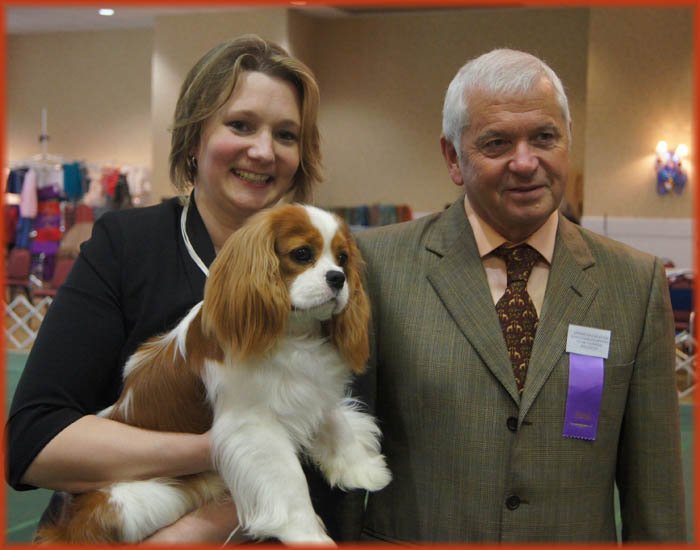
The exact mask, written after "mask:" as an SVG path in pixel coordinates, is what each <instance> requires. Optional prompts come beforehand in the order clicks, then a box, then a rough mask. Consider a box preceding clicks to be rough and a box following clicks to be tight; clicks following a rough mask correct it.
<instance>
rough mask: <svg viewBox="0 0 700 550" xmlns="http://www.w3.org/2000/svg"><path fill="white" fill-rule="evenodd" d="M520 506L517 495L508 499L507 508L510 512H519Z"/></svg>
mask: <svg viewBox="0 0 700 550" xmlns="http://www.w3.org/2000/svg"><path fill="white" fill-rule="evenodd" d="M519 506H520V497H519V496H517V495H511V496H509V497H508V498H507V499H506V508H508V510H517V509H518V507H519Z"/></svg>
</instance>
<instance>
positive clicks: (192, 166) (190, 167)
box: [187, 155, 197, 183]
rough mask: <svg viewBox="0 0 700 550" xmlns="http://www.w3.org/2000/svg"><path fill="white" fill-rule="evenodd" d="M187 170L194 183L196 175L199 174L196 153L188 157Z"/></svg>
mask: <svg viewBox="0 0 700 550" xmlns="http://www.w3.org/2000/svg"><path fill="white" fill-rule="evenodd" d="M187 171H188V172H189V176H190V180H191V181H192V182H193V183H194V177H195V176H196V175H197V157H195V156H194V155H192V156H190V157H187Z"/></svg>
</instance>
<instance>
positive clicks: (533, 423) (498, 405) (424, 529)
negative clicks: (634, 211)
mask: <svg viewBox="0 0 700 550" xmlns="http://www.w3.org/2000/svg"><path fill="white" fill-rule="evenodd" d="M570 141H571V137H570V115H569V109H568V103H567V99H566V95H565V93H564V90H563V87H562V84H561V82H560V80H559V78H558V77H557V76H556V74H555V73H554V72H553V71H552V70H551V69H550V68H549V67H548V66H547V65H545V64H544V63H543V62H542V61H540V60H539V59H537V58H535V57H533V56H531V55H529V54H526V53H523V52H517V51H512V50H495V51H492V52H490V53H487V54H485V55H483V56H481V57H479V58H477V59H475V60H472V61H471V62H469V63H467V64H466V65H465V66H464V67H463V68H462V69H461V70H460V71H459V72H458V74H457V75H456V77H455V78H454V80H453V82H452V83H451V84H450V87H449V89H448V91H447V95H446V98H445V106H444V112H443V136H442V137H441V140H440V142H441V146H442V153H443V155H444V158H445V161H446V163H447V168H448V171H449V174H450V177H451V179H452V181H453V182H454V183H455V184H457V185H460V186H463V187H464V189H465V197H464V199H460V200H458V201H457V202H456V203H455V204H453V205H452V206H451V207H449V208H448V209H447V210H446V211H444V212H441V213H439V214H436V215H433V216H429V217H426V218H421V219H419V220H416V221H414V222H410V223H407V224H399V225H395V226H388V227H385V228H380V229H377V230H371V231H367V232H364V233H361V234H359V235H358V240H359V243H360V246H361V249H362V252H363V254H364V257H365V260H366V262H367V282H368V287H369V291H370V294H371V299H372V302H373V304H374V317H373V332H374V338H375V342H374V349H373V365H372V369H371V372H372V373H373V376H374V377H375V380H373V381H370V382H374V383H373V384H371V386H372V387H371V388H370V390H369V393H370V396H371V397H373V398H374V401H375V403H376V405H375V406H376V413H377V415H378V417H379V424H380V427H381V429H382V431H383V433H384V440H383V450H384V452H385V454H386V456H387V460H388V465H389V467H390V469H391V470H392V473H393V476H394V481H393V482H392V483H391V484H390V485H389V486H388V487H387V488H386V489H384V490H382V491H380V492H378V493H375V494H371V495H369V498H368V501H367V506H366V511H365V512H364V517H363V518H362V521H361V524H362V533H361V534H360V533H359V532H357V531H356V532H353V533H350V534H349V535H347V534H346V536H350V537H351V538H357V537H361V538H362V539H363V540H383V541H434V542H447V541H462V542H525V541H552V542H557V541H558V542H564V541H567V542H592V541H600V542H606V541H615V539H616V527H615V512H614V502H613V500H614V487H615V485H616V484H617V487H618V488H619V494H620V506H621V520H622V538H623V540H625V541H647V540H654V541H681V542H683V541H685V519H684V516H685V512H684V505H683V502H684V499H683V487H682V473H681V461H680V444H679V420H678V401H677V396H676V390H675V385H674V368H673V365H674V348H673V325H672V320H671V309H670V301H669V297H668V290H667V285H666V280H665V274H664V269H663V265H662V263H661V261H659V260H658V259H656V258H653V257H651V256H649V255H646V254H643V253H641V252H638V251H635V250H632V249H630V248H628V247H626V246H624V245H622V244H619V243H616V242H613V241H611V240H608V239H605V238H603V237H600V236H598V235H595V234H593V233H591V232H588V231H586V230H584V229H581V228H580V227H578V226H576V225H574V224H572V223H571V222H569V221H568V220H566V219H565V218H564V217H563V216H561V215H560V214H559V213H558V206H559V204H560V202H561V200H562V197H563V195H564V188H565V185H566V181H567V177H568V168H569V148H570ZM521 243H527V244H528V245H530V246H531V247H532V248H526V249H525V250H528V251H529V252H527V255H529V256H532V258H533V259H532V260H531V262H530V263H532V262H534V266H532V265H528V266H527V267H525V268H523V269H520V271H521V272H527V274H526V275H524V278H523V277H521V278H520V279H519V281H520V286H519V287H518V278H517V277H516V275H515V272H516V271H517V269H516V268H513V270H512V271H513V273H510V271H511V267H510V265H511V264H510V263H507V262H511V260H509V259H505V258H507V255H508V254H509V253H511V252H512V251H509V250H507V249H509V248H512V247H513V246H514V245H518V244H521ZM503 244H505V245H506V246H505V248H503V247H501V245H503ZM532 249H534V250H536V251H537V252H532ZM518 250H521V251H522V250H523V249H521V248H518ZM523 254H525V253H524V252H518V254H515V256H522V255H523ZM519 265H520V264H519ZM511 275H513V277H511ZM528 275H529V277H528ZM511 278H512V279H513V281H512V284H513V286H512V287H511ZM503 296H505V299H504V300H501V298H502V297H503ZM499 302H510V304H511V305H513V304H516V305H517V306H518V308H519V309H520V311H519V312H518V311H517V308H516V311H515V312H512V311H511V312H508V311H506V310H504V309H503V307H505V306H502V304H501V303H499ZM506 305H507V304H506ZM532 306H534V310H535V312H533V313H527V314H523V312H524V310H525V309H528V311H532ZM520 314H523V316H524V317H525V319H523V318H522V316H521V317H518V315H520ZM513 315H515V316H516V317H517V318H518V319H519V320H517V322H516V323H515V325H514V324H512V322H511V321H512V319H513V317H512V316H513ZM528 315H529V319H530V320H529V321H528V320H527V318H528V317H527V316H528ZM514 327H515V328H514ZM503 331H505V333H504V332H503ZM514 331H515V332H518V337H517V338H515V339H513V338H512V335H513V332H514ZM533 338H534V340H533ZM528 343H529V344H531V346H529V347H528ZM521 344H522V345H523V346H524V347H523V348H522V349H521V348H520V347H519V346H520V345H521ZM350 500H352V497H351V498H350V499H346V505H348V507H350V506H349V504H348V502H349V501H350ZM341 519H342V522H343V523H344V524H345V525H346V527H347V526H351V527H352V526H357V525H359V523H357V522H356V520H357V518H356V517H352V516H349V515H348V514H347V512H346V513H345V514H344V515H342V516H341ZM358 521H359V520H358Z"/></svg>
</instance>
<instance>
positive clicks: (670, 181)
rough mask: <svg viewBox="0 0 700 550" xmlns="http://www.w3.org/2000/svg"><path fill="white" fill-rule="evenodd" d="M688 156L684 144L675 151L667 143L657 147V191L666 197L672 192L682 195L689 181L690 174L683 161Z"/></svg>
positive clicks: (663, 142)
mask: <svg viewBox="0 0 700 550" xmlns="http://www.w3.org/2000/svg"><path fill="white" fill-rule="evenodd" d="M686 156H688V147H687V146H686V145H684V144H683V143H681V144H679V145H678V146H677V147H676V148H675V149H669V148H668V144H667V143H666V142H665V141H660V142H659V143H658V144H657V146H656V191H657V192H658V193H659V195H666V194H667V193H670V192H671V191H674V192H675V193H676V194H678V195H680V194H681V193H682V192H683V189H684V188H685V184H686V182H687V181H688V174H687V173H686V171H685V169H684V168H683V164H682V161H683V159H684V158H685V157H686Z"/></svg>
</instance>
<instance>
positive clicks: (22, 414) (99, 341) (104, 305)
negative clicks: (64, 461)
mask: <svg viewBox="0 0 700 550" xmlns="http://www.w3.org/2000/svg"><path fill="white" fill-rule="evenodd" d="M112 219H113V218H112V217H111V216H109V215H105V216H103V217H102V218H100V219H99V220H98V221H97V222H96V223H95V226H94V229H93V234H92V237H91V239H90V240H89V241H87V242H86V243H84V244H83V246H82V249H81V253H80V255H79V257H78V258H77V259H76V263H75V265H74V267H73V270H72V271H71V273H70V275H69V276H68V278H67V280H66V282H65V283H64V285H63V286H62V287H61V288H60V290H59V291H58V293H57V295H56V298H55V300H54V302H53V303H52V305H51V307H50V308H49V311H48V312H47V315H46V318H45V319H44V321H43V323H42V325H41V328H40V329H39V334H38V336H37V339H36V341H35V343H34V346H33V347H32V350H31V352H30V354H29V357H28V360H27V364H26V366H25V368H24V371H23V373H22V376H21V378H20V380H19V384H18V386H17V390H16V392H15V395H14V398H13V400H12V405H11V408H10V414H9V419H8V422H7V426H6V437H7V451H8V453H7V454H8V463H7V469H6V475H7V479H8V482H9V484H10V485H11V486H12V487H14V488H15V489H18V490H25V489H31V488H32V487H30V486H27V485H23V484H22V483H20V479H21V478H22V476H23V475H24V472H25V470H26V469H27V467H28V466H29V465H30V464H31V462H32V461H33V460H34V458H35V457H36V455H37V454H38V453H39V451H41V449H42V448H43V447H44V446H45V445H46V444H47V443H48V442H49V441H50V440H51V439H52V438H53V437H55V436H56V434H58V433H59V432H60V431H61V430H63V429H64V428H65V427H66V426H68V425H69V424H71V423H73V422H75V421H76V420H78V419H79V418H80V417H82V416H84V415H86V414H93V413H96V412H98V411H100V410H101V409H103V408H105V407H107V406H109V405H110V404H111V403H112V402H114V400H115V399H116V396H117V395H118V392H119V390H120V387H121V365H120V362H121V355H122V348H123V346H124V342H125V339H126V329H125V322H124V317H123V314H122V308H121V301H122V298H121V288H122V281H121V278H122V269H121V266H122V265H123V264H122V249H123V246H122V245H121V242H122V239H121V235H120V231H119V226H118V225H117V224H116V223H110V220H112ZM105 220H106V221H105Z"/></svg>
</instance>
